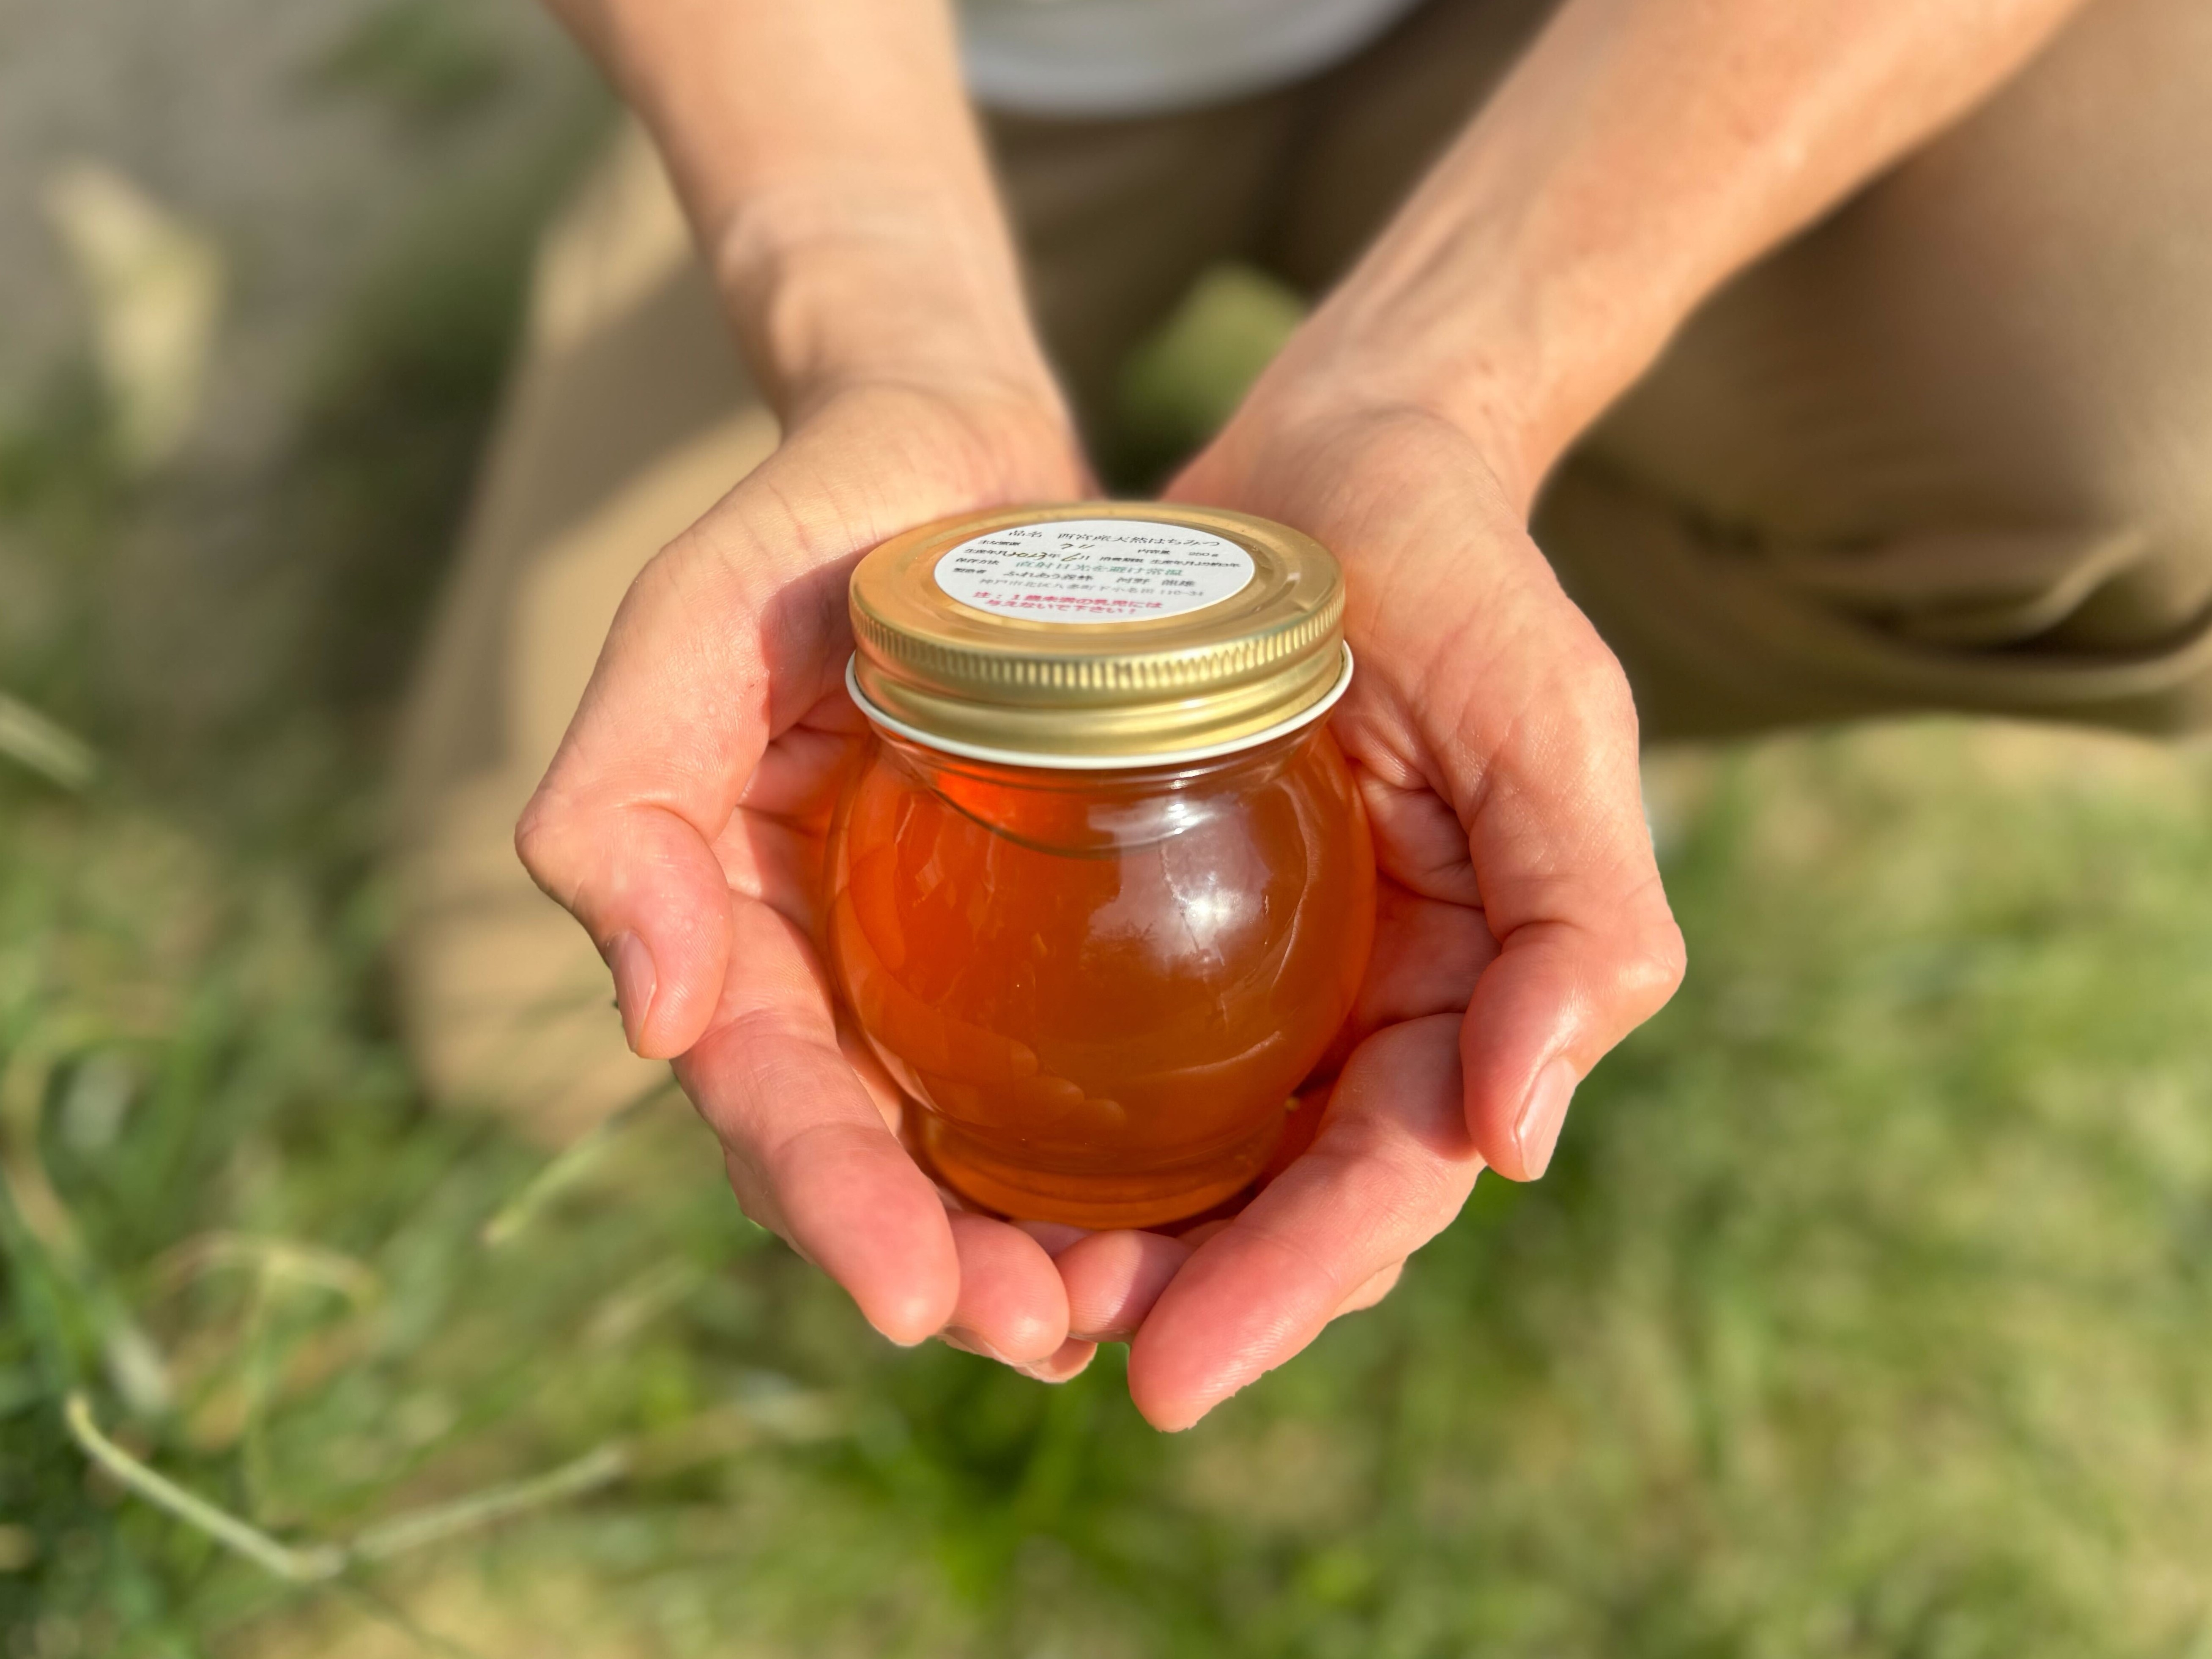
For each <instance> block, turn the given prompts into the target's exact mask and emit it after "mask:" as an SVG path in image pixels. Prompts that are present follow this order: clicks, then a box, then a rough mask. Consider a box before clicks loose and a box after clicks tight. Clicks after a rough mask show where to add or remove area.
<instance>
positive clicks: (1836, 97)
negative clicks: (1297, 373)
mask: <svg viewBox="0 0 2212 1659" xmlns="http://www.w3.org/2000/svg"><path fill="white" fill-rule="evenodd" d="M2080 3H2081V0H1953V3H1947V4H1937V3H1931V0H1791V3H1788V4H1776V3H1773V0H1567V3H1566V4H1565V6H1564V7H1563V8H1562V9H1561V10H1560V12H1559V14H1558V15H1557V16H1556V17H1555V18H1554V19H1553V22H1552V24H1551V25H1550V26H1549V27H1547V29H1546V31H1545V32H1544V33H1543V34H1542V35H1541V37H1540V38H1539V40H1537V42H1536V43H1535V45H1534V46H1533V48H1532V49H1531V51H1530V52H1529V53H1528V56H1527V57H1526V58H1524V59H1523V60H1522V63H1521V64H1519V65H1518V66H1517V67H1516V70H1514V72H1513V73H1512V74H1511V76H1510V77H1509V78H1508V79H1507V81H1506V82H1505V84H1504V86H1503V87H1502V88H1500V90H1499V92H1498V95H1497V96H1496V97H1495V98H1493V99H1492V100H1491V102H1490V103H1489V104H1488V105H1487V106H1486V107H1485V109H1484V110H1483V111H1482V112H1481V113H1480V115H1479V116H1478V117H1477V118H1476V119H1475V120H1474V123H1473V124H1472V125H1470V126H1469V127H1468V130H1467V131H1465V132H1464V133H1463V134H1462V136H1461V137H1460V138H1459V140H1458V141H1457V142H1456V143H1455V144H1454V145H1453V146H1452V148H1451V149H1449V151H1447V152H1446V154H1445V155H1443V158H1442V159H1441V160H1440V161H1438V163H1437V166H1436V167H1434V169H1433V170H1432V171H1431V173H1430V175H1429V176H1428V178H1427V179H1425V181H1424V182H1423V184H1422V185H1421V186H1420V188H1419V190H1418V191H1416V192H1415V194H1414V195H1413V197H1412V198H1411V200H1410V201H1409V202H1408V203H1407V205H1406V207H1405V208H1404V209H1403V210H1401V213H1400V214H1399V216H1397V218H1396V219H1395V221H1394V222H1393V223H1392V224H1391V225H1390V227H1389V228H1388V229H1387V230H1386V231H1385V233H1384V234H1383V235H1382V236H1381V237H1380V238H1379V239H1378V240H1377V241H1376V245H1375V246H1373V247H1372V248H1371V249H1370V252H1369V253H1368V254H1367V256H1366V257H1365V258H1364V259H1363V260H1362V261H1361V263H1360V264H1359V265H1358V268H1357V269H1356V270H1354V271H1353V272H1352V275H1351V276H1349V277H1348V278H1347V279H1346V282H1345V283H1344V284H1343V285H1342V287H1341V288H1340V289H1339V291H1338V292H1337V293H1336V295H1334V296H1333V297H1332V298H1331V300H1330V301H1328V304H1327V305H1326V306H1324V307H1323V308H1322V311H1321V313H1318V314H1317V316H1316V319H1314V322H1313V324H1312V325H1310V327H1311V331H1312V335H1313V344H1312V346H1311V347H1310V349H1312V350H1314V351H1316V352H1318V353H1319V354H1320V355H1321V356H1322V357H1323V358H1324V359H1325V360H1326V362H1327V363H1328V372H1327V373H1326V374H1324V375H1322V376H1319V377H1310V378H1316V379H1319V380H1324V381H1326V382H1327V383H1328V384H1330V385H1332V386H1334V387H1336V388H1338V389H1339V391H1340V392H1341V391H1342V390H1345V389H1351V390H1352V391H1353V392H1355V393H1358V394H1364V395H1366V396H1370V397H1372V398H1376V399H1377V400H1379V401H1383V402H1398V403H1410V404H1416V405H1419V406H1422V407H1426V408H1429V409H1431V410H1436V411H1437V412H1440V413H1443V414H1444V415H1446V416H1448V417H1449V418H1451V419H1452V420H1453V421H1455V422H1456V423H1458V424H1461V425H1462V426H1465V427H1467V428H1470V429H1474V430H1477V431H1479V432H1480V433H1481V434H1482V435H1484V438H1485V441H1486V445H1487V446H1488V447H1490V449H1491V450H1492V459H1493V463H1494V465H1496V466H1497V467H1498V471H1499V474H1500V477H1501V481H1502V482H1503V483H1504V485H1505V487H1506V488H1507V489H1508V490H1509V491H1510V492H1512V493H1513V494H1514V495H1515V496H1516V500H1518V501H1520V502H1521V503H1522V505H1523V506H1525V505H1526V503H1527V500H1528V496H1529V495H1530V494H1532V493H1533V491H1534V489H1535V487H1536V485H1537V483H1539V482H1540V481H1541V477H1542V474H1543V473H1544V471H1546V469H1547V468H1548V467H1549V466H1550V465H1551V464H1552V462H1553V460H1555V459H1557V457H1558V455H1559V453H1560V452H1561V451H1562V450H1563V449H1564V448H1565V446H1566V445H1567V444H1568V443H1569V442H1571V441H1572V440H1573V438H1574V437H1575V436H1576V435H1577V434H1578V433H1579V432H1580V431H1581V430H1582V428H1583V427H1584V426H1585V425H1587V424H1588V423H1589V422H1590V421H1591V420H1592V419H1594V418H1595V416H1596V415H1597V414H1598V413H1599V412H1600V411H1601V410H1602V409H1603V408H1604V407H1605V405H1606V404H1607V403H1609V402H1610V401H1611V400H1612V399H1613V398H1614V397H1615V396H1616V395H1617V394H1618V393H1619V392H1621V391H1622V390H1623V389H1624V388H1626V386H1628V385H1629V384H1630V383H1631V382H1632V380H1634V379H1635V378H1636V377H1637V376H1638V374H1640V373H1641V372H1642V371H1643V370H1644V368H1645V367H1647V366H1648V365H1649V364H1650V362H1651V360H1652V359H1653V358H1654V357H1655V356H1656V355H1657V353H1658V352H1659V350H1660V349H1661V348H1662V346H1663V345H1664V344H1665V343H1666V341H1667V338H1668V336H1669V335H1670V334H1671V333H1672V332H1673V331H1674V329H1675V327H1676V326H1677V325H1679V324H1680V321H1681V320H1682V319H1683V318H1684V317H1685V316H1686V314H1687V313H1689V311H1690V310H1691V309H1692V307H1695V306H1696V305H1697V304H1698V302H1699V301H1700V300H1702V299H1703V298H1704V297H1705V295H1707V294H1709V293H1710V292H1711V291H1712V289H1714V288H1716V287H1717V286H1718V285H1719V284H1720V283H1722V282H1723V281H1724V280H1725V279H1726V278H1727V277H1728V276H1729V275H1730V274H1732V273H1733V272H1735V270H1739V269H1740V268H1741V267H1742V266H1743V265H1744V264H1747V263H1748V262H1749V261H1750V260H1752V259H1753V258H1756V257H1757V256H1758V255H1759V254H1760V253H1762V252H1765V250H1767V249H1768V248H1770V247H1771V246H1774V245H1775V244H1776V243H1777V242H1778V241H1780V240H1782V239H1784V237H1786V236H1788V235H1789V234H1790V233H1791V232H1793V231H1795V230H1796V229H1798V228H1802V226H1804V225H1805V224H1807V223H1808V222H1810V221H1811V220H1813V219H1814V218H1815V217H1817V216H1819V215H1820V213H1821V212H1823V211H1824V210H1826V209H1827V208H1829V207H1831V206H1832V205H1833V204H1835V203H1836V202H1838V200H1839V199H1840V198H1841V197H1843V196H1844V195H1845V194H1846V193H1847V192H1848V191H1850V189H1851V188H1852V187H1853V186H1854V185H1857V184H1858V183H1860V182H1861V181H1863V179H1867V178H1868V177H1869V176H1870V175H1871V174H1873V173H1875V172H1876V171H1878V170H1879V169H1880V168H1881V167H1884V166H1885V165H1887V163H1889V162H1891V161H1893V160H1895V159H1896V158H1897V157H1899V155H1902V154H1904V153H1905V151H1906V150H1907V149H1910V148H1911V147H1912V146H1913V145H1914V144H1915V143H1917V142H1919V141H1920V140H1922V139H1923V138H1924V137H1927V136H1928V135H1929V134H1930V133H1932V132H1933V131H1936V130H1937V129H1939V128H1940V127H1942V125H1945V124H1946V123H1948V122H1949V121H1950V120H1952V119H1954V118H1956V117H1957V116H1958V115H1960V113H1961V112H1964V111H1966V109H1968V108H1970V107H1971V106H1972V105H1973V104H1974V103H1975V102H1976V101H1978V100H1979V99H1981V98H1982V97H1983V96H1984V95H1985V94H1987V93H1989V92H1990V90H1991V89H1992V88H1995V87H1996V85H1997V84H1999V83H2000V82H2002V80H2003V79H2004V78H2005V77H2006V76H2008V75H2010V74H2011V73H2012V72H2013V71H2014V70H2016V69H2017V68H2018V67H2019V66H2020V65H2021V64H2022V63H2024V62H2025V61H2026V60H2027V58H2028V57H2029V56H2030V55H2031V54H2032V53H2033V52H2034V51H2035V49H2036V48H2037V47H2038V46H2040V45H2041V44H2042V43H2043V41H2044V40H2046V39H2047V38H2048V37H2049V36H2050V35H2051V33H2053V32H2054V31H2055V30H2056V28H2057V27H2058V25H2059V24H2060V23H2061V22H2062V21H2063V20H2064V19H2065V17H2066V16H2067V15H2069V13H2070V12H2072V11H2073V10H2075V9H2077V7H2078V5H2079V4H2080Z"/></svg>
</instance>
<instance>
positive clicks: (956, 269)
mask: <svg viewBox="0 0 2212 1659" xmlns="http://www.w3.org/2000/svg"><path fill="white" fill-rule="evenodd" d="M548 3H549V4H550V6H551V8H552V9H553V10H554V11H556V13H557V14H558V15H560V16H561V17H562V20H563V21H565V22H566V23H567V24H568V26H569V27H570V28H571V30H572V31H573V32H574V33H575V35H576V36H577V37H578V39H579V40H581V41H582V43H583V44H584V46H586V49H587V50H588V51H590V52H592V55H593V56H594V57H596V58H598V59H599V62H600V63H601V64H602V65H603V66H604V67H605V70H606V71H607V73H608V75H609V76H610V77H611V79H612V80H613V81H614V82H615V83H616V85H617V88H619V89H620V91H621V92H622V94H623V97H624V98H625V99H626V100H628V102H629V104H630V106H632V107H633V108H634V109H635V111H636V112H637V113H638V114H639V116H640V117H641V119H642V120H643V121H644V122H645V124H646V125H647V127H648V128H649V129H650V131H652V133H653V138H654V140H655V143H657V145H658V146H659V149H660V151H661V154H662V155H663V156H664V157H665V160H666V161H667V163H668V166H669V169H670V172H671V175H672V177H673V178H674V180H675V183H676V187H677V190H678V194H679V195H680V196H681V197H682V198H683V200H684V207H685V210H686V211H687V213H688V214H689V215H690V219H691V222H692V224H693V227H694V229H695V231H696V234H697V236H698V239H699V242H700V245H701V246H702V249H703V250H704V251H705V252H706V255H707V257H708V259H709V261H710V262H711V263H712V264H713V267H714V275H715V278H716V281H717V283H718V284H719V285H720V289H721V290H722V293H723V295H724V297H725V300H726V302H727V305H728V307H729V310H730V313H731V315H732V320H733V321H734V323H735V325H736V327H737V330H738V335H739V337H740V340H741V343H742V344H743V346H744V350H745V353H746V356H747V358H748V360H749V361H750V363H751V365H752V367H753V369H754V371H755V373H756V374H757V375H758V376H759V378H760V379H761V380H762V382H763V386H764V387H765V389H766V391H767V392H768V394H769V397H770V398H771V399H772V400H773V401H774V402H775V404H776V405H777V407H778V408H779V410H781V412H783V413H784V414H785V415H786V416H787V417H789V416H793V415H794V414H795V413H803V412H804V410H805V408H806V407H807V406H809V405H810V404H813V403H815V402H818V401H820V400H822V399H824V398H829V397H831V396H834V395H835V393H836V392H837V391H838V390H839V389H840V388H842V387H843V386H847V385H849V384H852V383H854V382H856V381H868V380H900V381H908V382H920V383H925V384H928V385H931V386H964V385H969V384H974V385H977V386H984V387H1003V388H1006V389H1011V390H1013V391H1015V392H1018V393H1020V394H1022V395H1034V396H1038V397H1042V398H1050V397H1051V396H1052V393H1051V392H1050V384H1051V383H1050V376H1049V374H1048V371H1047V370H1046V368H1045V367H1044V364H1043V362H1042V358H1041V356H1040V355H1039V354H1038V352H1037V349H1036V346H1035V344H1034V343H1033V341H1032V339H1031V337H1030V331H1029V328H1028V325H1027V321H1026V314H1025V312H1024V306H1023V301H1022V295H1021V284H1020V277H1019V275H1018V267H1017V265H1016V263H1015V259H1014V255H1013V252H1012V246H1011V243H1010V240H1009V238H1008V236H1007V234H1006V228H1005V224H1004V222H1003V216H1002V214H1001V212H1000V208H999V205H998V202H997V198H996V194H995V191H994V187H993V185H992V182H991V178H990V173H989V169H988V167H987V163H986V161H985V159H984V155H983V151H982V147H981V142H980V139H979V137H978V136H977V133H976V131H975V123H974V120H973V118H972V116H971V114H970V112H969V108H968V105H967V101H966V99H965V97H964V95H963V91H962V89H961V86H960V80H959V73H958V68H957V59H956V57H955V52H954V46H953V34H952V25H951V17H950V14H949V9H948V8H947V6H946V5H945V3H944V0H548Z"/></svg>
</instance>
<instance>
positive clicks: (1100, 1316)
mask: <svg viewBox="0 0 2212 1659" xmlns="http://www.w3.org/2000/svg"><path fill="white" fill-rule="evenodd" d="M1192 1248H1193V1247H1192V1246H1191V1245H1189V1244H1187V1243H1184V1242H1183V1241H1182V1239H1179V1238H1170V1237H1166V1236H1165V1235H1164V1234H1162V1233H1140V1232H1133V1231H1127V1230H1123V1231H1115V1232H1109V1233H1093V1234H1091V1236H1090V1237H1088V1238H1085V1239H1083V1240H1081V1241H1080V1242H1079V1243H1075V1244H1072V1245H1070V1246H1069V1247H1068V1248H1067V1249H1065V1250H1063V1251H1061V1252H1060V1255H1059V1257H1058V1259H1057V1261H1055V1263H1054V1265H1055V1266H1057V1267H1059V1269H1060V1279H1061V1280H1062V1282H1064V1283H1065V1284H1066V1286H1067V1323H1068V1328H1069V1329H1070V1330H1072V1331H1074V1332H1075V1333H1076V1334H1079V1335H1080V1336H1084V1337H1087V1338H1089V1339H1090V1340H1092V1341H1094V1342H1126V1341H1127V1340H1128V1339H1129V1336H1130V1334H1131V1333H1133V1331H1135V1330H1136V1328H1137V1327H1138V1326H1139V1325H1141V1324H1143V1323H1144V1322H1145V1316H1146V1314H1148V1313H1150V1312H1151V1311H1152V1304H1153V1303H1154V1302H1156V1301H1158V1299H1159V1294H1160V1292H1161V1291H1164V1290H1165V1289H1166V1288H1167V1284H1168V1281H1169V1280H1170V1279H1173V1278H1174V1277H1175V1276H1176V1270H1177V1269H1179V1268H1180V1267H1182V1265H1183V1263H1184V1262H1186V1261H1189V1260H1190V1256H1191V1250H1192Z"/></svg>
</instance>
